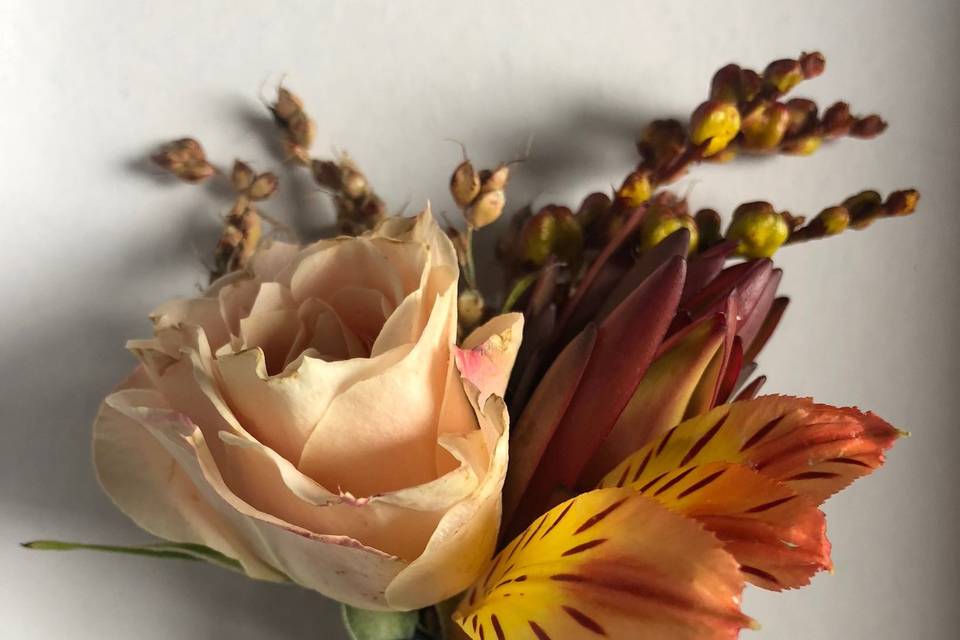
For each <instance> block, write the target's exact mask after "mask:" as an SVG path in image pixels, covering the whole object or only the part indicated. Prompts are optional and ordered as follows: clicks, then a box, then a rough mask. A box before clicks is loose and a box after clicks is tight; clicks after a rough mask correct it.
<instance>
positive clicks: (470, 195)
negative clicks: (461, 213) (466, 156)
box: [450, 160, 480, 210]
mask: <svg viewBox="0 0 960 640" xmlns="http://www.w3.org/2000/svg"><path fill="white" fill-rule="evenodd" d="M450 195H451V196H453V201H454V202H456V203H457V206H458V207H460V209H461V210H462V209H466V208H467V207H468V206H470V203H471V202H473V201H474V199H476V197H477V196H478V195H480V176H479V174H478V173H477V171H476V170H475V169H474V168H473V164H471V163H470V161H469V160H464V161H463V162H461V163H460V164H459V165H457V168H456V169H454V171H453V174H452V175H451V176H450Z"/></svg>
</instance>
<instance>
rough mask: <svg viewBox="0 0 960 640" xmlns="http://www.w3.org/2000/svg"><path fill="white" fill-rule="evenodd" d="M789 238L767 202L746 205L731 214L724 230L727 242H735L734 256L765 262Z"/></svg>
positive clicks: (787, 229) (787, 228) (785, 226)
mask: <svg viewBox="0 0 960 640" xmlns="http://www.w3.org/2000/svg"><path fill="white" fill-rule="evenodd" d="M789 236H790V226H789V224H788V223H787V221H786V219H785V218H784V216H782V215H781V214H779V213H777V212H776V211H775V210H774V208H773V205H771V204H770V203H769V202H747V203H745V204H742V205H740V206H739V207H737V209H736V210H735V211H734V212H733V219H732V220H731V221H730V226H729V227H728V228H727V234H726V237H727V239H728V240H735V241H736V242H737V243H738V244H737V255H740V256H743V257H745V258H769V257H770V256H772V255H773V254H774V253H776V251H777V249H779V248H780V247H781V246H782V245H783V243H784V242H786V241H787V238H788V237H789Z"/></svg>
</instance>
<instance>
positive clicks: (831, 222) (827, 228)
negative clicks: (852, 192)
mask: <svg viewBox="0 0 960 640" xmlns="http://www.w3.org/2000/svg"><path fill="white" fill-rule="evenodd" d="M816 220H818V221H819V224H820V225H823V232H824V235H828V236H835V235H837V234H838V233H842V232H844V231H846V229H847V227H849V226H850V212H849V211H847V209H846V208H845V207H828V208H826V209H824V210H823V211H821V212H820V213H819V215H817V217H816Z"/></svg>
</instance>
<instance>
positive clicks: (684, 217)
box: [638, 205, 700, 253]
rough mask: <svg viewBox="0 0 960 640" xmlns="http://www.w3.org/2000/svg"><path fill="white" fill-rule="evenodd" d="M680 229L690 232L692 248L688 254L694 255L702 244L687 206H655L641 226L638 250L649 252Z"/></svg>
mask: <svg viewBox="0 0 960 640" xmlns="http://www.w3.org/2000/svg"><path fill="white" fill-rule="evenodd" d="M680 229H686V230H688V231H689V232H690V246H689V249H688V251H687V253H693V252H694V251H696V250H697V246H699V244H700V230H699V228H698V227H697V223H696V221H694V219H693V217H692V216H691V215H690V214H688V213H686V206H685V205H684V206H678V207H671V206H668V205H654V206H652V207H650V210H649V211H647V214H646V215H645V216H644V217H643V222H642V223H641V225H640V243H639V247H638V248H639V249H640V251H641V252H644V251H649V250H650V249H652V248H654V247H655V246H657V245H658V244H660V243H661V242H663V241H664V240H666V239H667V237H668V236H670V235H671V234H673V233H674V232H675V231H679V230H680Z"/></svg>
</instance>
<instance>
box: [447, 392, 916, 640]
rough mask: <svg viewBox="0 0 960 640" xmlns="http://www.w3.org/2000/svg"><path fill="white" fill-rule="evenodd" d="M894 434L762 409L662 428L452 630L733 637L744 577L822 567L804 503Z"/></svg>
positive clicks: (765, 582) (479, 589) (519, 543)
mask: <svg viewBox="0 0 960 640" xmlns="http://www.w3.org/2000/svg"><path fill="white" fill-rule="evenodd" d="M898 435H900V432H899V431H897V430H896V429H894V428H893V427H891V426H890V425H889V424H887V423H886V422H884V421H883V420H881V419H880V418H878V417H876V416H874V415H873V414H870V413H861V412H860V411H857V410H854V409H840V408H835V407H830V406H826V405H818V404H815V403H813V402H811V401H809V400H805V399H797V398H789V397H781V396H766V397H763V398H759V399H756V400H744V401H740V402H734V403H732V404H729V405H723V406H720V407H717V408H716V409H714V410H712V411H710V412H708V413H705V414H703V415H701V416H698V417H696V418H693V419H691V420H687V421H685V422H683V423H681V424H679V425H677V426H676V427H674V428H672V429H670V430H669V431H667V432H666V433H665V434H663V435H662V436H660V437H659V438H657V439H655V440H653V441H652V442H650V443H648V444H647V445H646V446H644V447H642V448H641V449H639V450H638V451H636V452H635V453H634V454H632V455H631V456H629V457H628V458H627V459H626V460H624V461H623V462H622V463H621V464H620V465H618V466H617V467H616V468H615V469H613V471H611V472H610V473H609V474H608V475H607V476H606V477H605V478H604V479H603V480H602V481H601V483H600V488H599V489H598V490H595V491H590V492H587V493H582V494H580V495H578V496H577V497H575V498H573V499H571V500H568V501H566V502H564V503H562V504H559V505H557V506H556V507H554V508H552V509H551V510H550V511H548V512H547V513H546V514H544V515H542V516H541V517H540V518H538V519H536V520H535V521H534V522H533V523H532V524H531V525H530V526H529V527H528V528H527V529H526V530H525V531H524V532H523V533H521V534H520V535H519V536H517V537H516V538H515V539H514V540H513V541H512V542H511V543H510V544H508V545H507V546H506V547H505V548H504V549H503V551H501V552H500V554H499V555H498V556H497V557H496V558H495V559H494V560H493V562H492V564H491V565H490V568H489V569H488V570H487V572H486V574H485V577H484V578H483V579H482V580H481V581H480V582H479V583H478V584H476V585H475V586H474V587H473V589H471V590H470V591H469V592H468V593H467V595H466V596H465V598H464V599H463V601H462V603H461V605H460V608H459V610H458V611H457V613H456V615H455V620H456V621H457V622H458V624H459V625H460V626H461V628H462V629H463V630H464V631H465V632H466V633H467V635H468V636H469V637H471V638H473V639H474V640H488V639H496V640H521V639H532V640H547V639H551V638H552V639H554V640H558V639H562V640H577V639H580V638H584V639H588V638H634V637H651V638H671V639H678V640H685V639H688V638H689V639H691V640H692V639H694V638H696V639H713V638H716V639H721V638H735V637H737V635H738V634H739V631H740V629H742V628H744V627H750V626H753V622H752V620H751V619H750V618H748V617H747V616H745V615H744V614H743V613H741V611H740V606H739V605H740V593H741V591H742V589H743V586H744V581H745V580H748V581H750V582H753V583H754V584H757V585H759V586H762V587H765V588H769V589H776V590H779V589H783V588H791V587H799V586H802V585H804V584H806V583H808V582H809V580H810V578H811V576H812V575H813V574H814V573H816V572H817V571H819V570H821V569H828V568H830V566H831V564H830V555H829V552H830V545H829V542H828V541H827V538H826V535H825V523H824V517H823V514H822V512H820V510H819V509H818V505H819V504H820V503H822V502H823V500H825V499H826V498H827V497H829V496H830V495H832V494H833V493H835V492H837V491H839V490H840V489H842V488H844V487H845V486H847V485H848V484H850V483H851V482H852V481H853V480H855V479H857V478H858V477H860V476H863V475H866V474H868V473H870V472H871V471H873V470H874V469H876V468H877V467H879V466H880V465H881V464H882V463H883V453H884V451H885V450H886V449H888V448H889V447H890V446H891V445H892V444H893V442H894V441H895V440H896V438H897V437H898Z"/></svg>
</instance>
